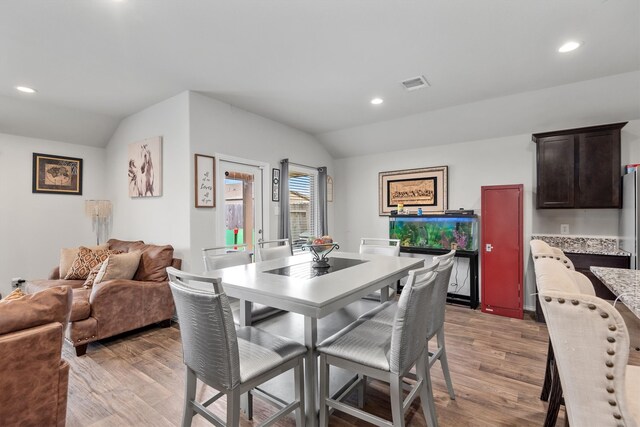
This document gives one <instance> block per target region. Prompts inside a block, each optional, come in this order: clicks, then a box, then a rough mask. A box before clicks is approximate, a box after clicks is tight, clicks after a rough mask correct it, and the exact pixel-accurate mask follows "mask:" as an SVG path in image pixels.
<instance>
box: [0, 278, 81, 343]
mask: <svg viewBox="0 0 640 427" xmlns="http://www.w3.org/2000/svg"><path fill="white" fill-rule="evenodd" d="M70 307H71V289H69V288H67V287H57V288H51V289H46V290H44V291H42V292H36V293H35V294H31V295H26V296H24V297H22V298H18V299H15V300H12V301H0V335H2V334H7V333H9V332H14V331H20V330H23V329H27V328H33V327H34V326H38V325H44V324H45V323H51V322H60V323H62V324H63V325H66V323H67V321H68V316H69V308H70Z"/></svg>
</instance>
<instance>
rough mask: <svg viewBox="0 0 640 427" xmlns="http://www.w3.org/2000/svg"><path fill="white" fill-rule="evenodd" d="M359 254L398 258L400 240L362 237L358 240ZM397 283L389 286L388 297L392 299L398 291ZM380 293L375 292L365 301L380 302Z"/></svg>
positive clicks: (366, 297)
mask: <svg viewBox="0 0 640 427" xmlns="http://www.w3.org/2000/svg"><path fill="white" fill-rule="evenodd" d="M360 254H373V255H388V256H400V239H382V238H377V237H363V238H361V239H360ZM398 283H399V281H398V282H394V283H393V284H389V297H390V298H391V297H393V296H394V295H395V293H396V291H397V290H398ZM380 292H381V291H375V292H373V293H371V294H369V295H367V296H365V297H364V298H365V299H370V300H374V301H380Z"/></svg>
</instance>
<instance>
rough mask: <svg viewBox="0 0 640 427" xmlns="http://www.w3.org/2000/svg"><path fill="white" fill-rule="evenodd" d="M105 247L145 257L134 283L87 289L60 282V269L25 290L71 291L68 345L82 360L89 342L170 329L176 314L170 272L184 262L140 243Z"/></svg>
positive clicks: (113, 243)
mask: <svg viewBox="0 0 640 427" xmlns="http://www.w3.org/2000/svg"><path fill="white" fill-rule="evenodd" d="M107 243H108V245H109V249H112V250H119V251H123V252H134V251H140V252H141V256H140V262H139V264H138V269H137V270H136V273H135V275H134V277H133V279H131V280H124V279H113V280H108V281H104V282H101V283H98V284H95V285H94V286H93V287H92V288H89V289H85V288H83V284H84V280H65V279H60V271H59V267H56V268H55V269H54V270H53V271H52V272H51V275H50V276H49V280H34V281H29V282H27V283H26V284H25V290H26V292H27V293H34V292H38V291H40V290H42V289H48V288H51V287H55V286H68V287H70V288H72V289H73V304H72V308H71V317H70V319H69V326H68V327H67V330H66V339H67V341H69V342H70V343H71V344H72V345H73V346H74V347H75V348H76V354H77V355H78V356H82V355H83V354H85V352H86V350H87V344H88V343H90V342H93V341H97V340H100V339H103V338H108V337H111V336H114V335H117V334H121V333H123V332H127V331H131V330H134V329H137V328H141V327H143V326H147V325H151V324H154V323H160V322H163V323H164V324H165V325H169V324H170V321H171V317H172V316H173V314H174V305H173V297H172V296H171V289H170V288H169V284H168V277H167V273H166V268H167V267H169V266H172V267H175V268H180V267H181V266H182V262H181V260H179V259H175V258H173V247H172V246H171V245H165V246H158V245H149V244H145V243H144V242H143V241H141V240H139V241H123V240H117V239H110V240H109V241H108V242H107Z"/></svg>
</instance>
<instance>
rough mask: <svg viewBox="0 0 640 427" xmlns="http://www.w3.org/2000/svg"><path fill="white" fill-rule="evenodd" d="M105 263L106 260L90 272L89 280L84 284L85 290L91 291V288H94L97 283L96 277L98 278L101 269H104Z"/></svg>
mask: <svg viewBox="0 0 640 427" xmlns="http://www.w3.org/2000/svg"><path fill="white" fill-rule="evenodd" d="M107 259H108V258H107ZM105 262H106V260H105V261H103V262H101V263H100V264H98V265H96V266H95V267H93V268H92V269H91V271H90V272H89V275H88V276H87V280H85V281H84V284H83V285H82V287H83V288H85V289H89V288H90V287H92V286H93V282H95V280H96V277H97V276H98V273H99V272H100V269H101V268H102V266H103V265H104V263H105Z"/></svg>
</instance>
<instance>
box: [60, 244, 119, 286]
mask: <svg viewBox="0 0 640 427" xmlns="http://www.w3.org/2000/svg"><path fill="white" fill-rule="evenodd" d="M119 253H122V252H121V251H112V250H109V249H99V250H95V251H92V250H91V249H89V248H85V247H84V246H80V249H79V250H78V255H76V258H75V259H74V260H73V263H72V264H71V267H70V268H69V271H68V272H67V275H66V276H65V277H64V278H65V279H66V280H80V279H82V280H86V279H87V277H89V273H90V272H91V269H92V268H94V267H95V266H96V265H99V264H101V263H103V262H104V260H106V259H107V258H109V255H114V254H119Z"/></svg>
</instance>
